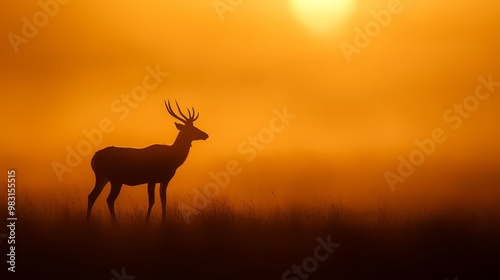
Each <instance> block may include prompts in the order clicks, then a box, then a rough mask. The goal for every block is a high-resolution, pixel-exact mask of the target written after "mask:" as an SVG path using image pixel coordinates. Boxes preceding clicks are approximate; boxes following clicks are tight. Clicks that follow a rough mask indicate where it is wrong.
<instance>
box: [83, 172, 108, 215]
mask: <svg viewBox="0 0 500 280" xmlns="http://www.w3.org/2000/svg"><path fill="white" fill-rule="evenodd" d="M107 183H108V179H106V178H104V177H100V176H97V175H96V178H95V186H94V189H93V190H92V192H91V193H90V194H89V199H88V204H87V220H89V219H90V213H91V212H92V206H94V203H95V201H96V199H97V197H99V195H100V194H101V192H102V190H103V189H104V186H106V184H107Z"/></svg>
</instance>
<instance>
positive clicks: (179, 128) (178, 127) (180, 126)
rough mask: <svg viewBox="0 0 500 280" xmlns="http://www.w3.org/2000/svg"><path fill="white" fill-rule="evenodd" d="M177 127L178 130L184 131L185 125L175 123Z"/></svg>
mask: <svg viewBox="0 0 500 280" xmlns="http://www.w3.org/2000/svg"><path fill="white" fill-rule="evenodd" d="M175 127H177V129H178V130H182V129H183V128H184V125H183V124H180V123H175Z"/></svg>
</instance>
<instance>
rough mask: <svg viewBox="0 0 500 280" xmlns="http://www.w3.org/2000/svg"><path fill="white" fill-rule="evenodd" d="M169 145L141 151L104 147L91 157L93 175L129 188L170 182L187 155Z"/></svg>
mask: <svg viewBox="0 0 500 280" xmlns="http://www.w3.org/2000/svg"><path fill="white" fill-rule="evenodd" d="M174 148H175V147H173V146H167V145H152V146H149V147H146V148H143V149H133V148H118V147H108V148H105V149H102V150H100V151H98V152H97V153H96V154H95V155H94V157H93V158H92V169H93V170H94V172H95V173H96V175H101V176H103V177H106V178H107V179H108V180H109V181H111V182H120V183H122V184H126V185H129V186H136V185H140V184H146V183H163V182H165V181H167V180H170V179H171V178H172V177H173V175H174V174H175V171H176V170H177V168H179V166H181V165H182V163H184V161H185V160H186V158H187V155H188V153H189V148H188V149H187V150H186V151H185V152H182V153H180V152H178V151H176V150H175V149H174Z"/></svg>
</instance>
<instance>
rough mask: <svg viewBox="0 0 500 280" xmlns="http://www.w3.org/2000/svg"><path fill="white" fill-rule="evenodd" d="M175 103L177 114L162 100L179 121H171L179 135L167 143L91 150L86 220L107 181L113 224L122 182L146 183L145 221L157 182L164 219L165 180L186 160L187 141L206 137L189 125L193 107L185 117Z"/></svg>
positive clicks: (197, 115) (130, 184)
mask: <svg viewBox="0 0 500 280" xmlns="http://www.w3.org/2000/svg"><path fill="white" fill-rule="evenodd" d="M175 104H176V105H177V110H178V111H179V113H180V115H181V117H179V116H178V115H177V114H175V113H174V111H173V110H172V106H170V101H168V104H167V102H165V106H166V107H167V111H168V113H169V114H170V115H171V116H173V117H174V118H176V119H177V120H179V121H181V122H182V124H180V123H177V122H175V126H176V127H177V129H178V130H179V134H177V138H176V139H175V141H174V143H173V144H172V145H171V146H169V145H152V146H149V147H146V148H143V149H134V148H121V147H113V146H111V147H107V148H104V149H102V150H100V151H97V152H96V153H95V155H94V156H93V157H92V161H91V165H92V170H94V174H95V186H94V189H93V190H92V192H91V193H90V194H89V196H88V205H87V220H89V219H90V214H91V212H92V206H93V205H94V203H95V201H96V199H97V197H98V196H99V194H101V192H102V190H103V189H104V186H106V184H107V183H108V182H111V191H110V193H109V196H108V198H107V199H106V202H107V204H108V208H109V212H110V214H111V219H112V221H113V222H114V223H116V216H115V209H114V205H115V200H116V198H117V197H118V195H119V194H120V190H121V188H122V185H123V184H125V185H129V186H137V185H140V184H148V200H149V207H148V213H147V216H146V221H149V217H150V215H151V209H152V208H153V205H154V203H155V195H154V191H155V186H156V183H160V197H161V204H162V220H163V221H165V219H166V213H165V211H166V204H167V186H168V183H169V182H170V180H171V179H172V177H174V175H175V171H176V170H177V168H179V166H181V165H182V164H183V163H184V161H185V160H186V158H187V156H188V154H189V150H190V148H191V142H192V141H195V140H206V139H207V138H208V134H206V133H205V132H203V131H201V130H200V129H198V128H196V127H195V126H194V125H193V123H194V121H196V120H197V119H198V117H199V115H200V114H199V113H198V114H196V111H195V110H194V108H193V107H191V108H192V112H191V111H190V110H189V108H188V109H187V111H188V116H187V117H186V116H185V115H184V114H183V113H182V110H181V108H180V107H179V104H178V103H177V101H175Z"/></svg>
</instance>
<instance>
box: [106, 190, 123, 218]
mask: <svg viewBox="0 0 500 280" xmlns="http://www.w3.org/2000/svg"><path fill="white" fill-rule="evenodd" d="M121 189H122V183H117V182H111V191H110V192H109V196H108V198H107V199H106V202H107V203H108V208H109V213H110V214H111V219H112V220H113V222H115V223H116V216H115V200H116V198H117V197H118V195H119V194H120V190H121Z"/></svg>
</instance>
